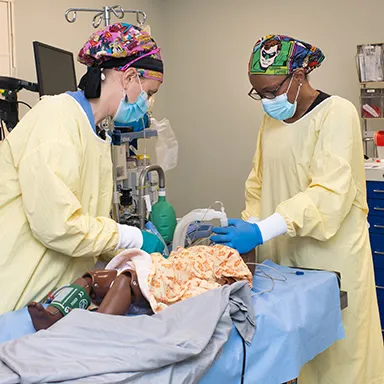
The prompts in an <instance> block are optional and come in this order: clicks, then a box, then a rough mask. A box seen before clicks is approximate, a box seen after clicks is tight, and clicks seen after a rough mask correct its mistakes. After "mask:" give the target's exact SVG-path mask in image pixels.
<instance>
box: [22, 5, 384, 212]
mask: <svg viewBox="0 0 384 384" xmlns="http://www.w3.org/2000/svg"><path fill="white" fill-rule="evenodd" d="M105 3H108V2H107V1H106V0H92V1H91V0H88V1H85V0H76V1H73V0H72V1H68V0H60V1H53V0H33V1H32V0H16V14H15V19H16V20H15V21H16V49H17V66H18V76H20V77H21V78H25V79H28V80H35V79H36V76H35V67H34V61H33V50H32V41H33V40H39V41H42V42H45V43H48V44H52V45H56V46H58V47H61V48H63V49H67V50H70V51H72V52H74V53H76V52H77V51H78V49H79V47H80V46H81V44H82V43H83V42H84V41H85V39H86V38H87V36H88V35H89V34H90V33H91V32H92V31H93V28H92V27H91V24H90V22H91V17H90V15H87V14H79V18H78V21H77V22H76V23H74V24H69V23H67V22H66V21H65V20H64V16H63V14H64V11H65V10H66V9H67V8H68V7H70V6H82V7H86V6H88V7H89V6H92V7H97V6H101V5H104V4H105ZM120 4H122V5H123V6H126V7H129V8H134V7H138V8H141V9H143V10H145V11H146V12H147V13H148V16H149V23H150V24H151V26H152V32H153V35H154V36H155V38H156V40H157V41H158V42H159V44H160V45H161V46H162V48H163V55H164V59H165V69H166V75H165V80H166V81H165V84H164V86H163V88H162V89H161V92H160V94H159V95H158V97H157V101H156V109H155V112H156V116H157V117H158V118H159V119H160V118H162V117H163V116H166V117H168V118H169V119H170V121H171V123H172V126H173V128H174V130H175V132H176V134H177V137H178V140H179V145H180V153H179V155H180V160H179V166H178V168H177V169H175V170H172V171H170V172H169V173H167V186H168V195H169V198H170V200H171V202H172V203H173V204H174V205H175V207H176V210H177V213H178V215H179V216H181V215H183V214H185V213H187V212H188V211H189V210H191V209H193V208H196V207H205V206H208V205H209V204H210V203H212V202H213V201H214V200H217V199H220V200H222V201H223V202H224V203H225V206H226V207H227V211H228V212H229V214H230V216H239V215H240V212H241V210H242V208H243V205H244V197H243V195H244V181H245V179H246V177H247V175H248V172H249V170H250V167H251V162H252V156H253V152H254V149H255V146H256V138H257V131H258V127H259V124H260V122H261V119H262V110H261V106H260V105H259V103H257V102H255V101H252V100H251V99H250V98H248V97H247V92H248V90H249V88H250V85H249V83H248V78H247V63H248V58H249V54H250V51H251V48H252V46H253V44H254V42H255V41H256V39H257V38H258V37H260V36H262V35H265V34H268V33H281V34H288V35H292V36H295V37H297V38H301V39H303V40H306V41H308V42H311V43H313V44H317V45H318V46H319V47H321V48H322V49H323V51H324V53H325V54H326V56H327V59H326V61H325V62H324V64H323V66H322V67H321V69H319V70H317V71H315V73H314V74H313V75H312V76H311V81H312V82H313V85H314V86H315V87H317V88H321V89H322V90H324V91H326V92H329V93H331V94H337V95H340V96H343V97H346V98H348V99H350V100H351V101H353V102H354V103H355V104H356V105H357V103H358V94H359V86H358V80H357V75H356V68H355V59H354V57H355V53H356V45H357V44H361V43H367V42H379V41H384V28H383V21H382V20H383V16H382V15H383V14H384V2H383V1H382V0H372V1H371V2H370V3H369V8H370V10H372V12H370V13H371V14H370V15H369V17H368V16H366V15H364V9H362V8H363V3H362V2H361V0H359V1H357V0H333V1H331V0H323V1H318V2H307V1H303V0H300V1H298V0H296V1H295V0H291V1H286V0H284V1H283V0H275V1H274V2H266V1H260V0H238V1H236V2H235V1H228V0H141V1H140V0H120ZM39 18H40V20H39ZM127 20H131V21H132V22H133V21H134V18H133V17H132V18H127ZM77 72H78V78H80V76H81V74H82V73H83V67H82V66H80V65H77ZM24 95H25V97H24ZM24 95H23V97H24V100H27V101H28V100H29V101H31V100H32V101H33V100H34V97H33V95H31V94H26V93H24ZM22 108H23V107H22ZM283 139H284V138H282V140H283ZM153 144H154V141H153V140H152V141H151V145H149V147H150V148H151V147H152V148H153Z"/></svg>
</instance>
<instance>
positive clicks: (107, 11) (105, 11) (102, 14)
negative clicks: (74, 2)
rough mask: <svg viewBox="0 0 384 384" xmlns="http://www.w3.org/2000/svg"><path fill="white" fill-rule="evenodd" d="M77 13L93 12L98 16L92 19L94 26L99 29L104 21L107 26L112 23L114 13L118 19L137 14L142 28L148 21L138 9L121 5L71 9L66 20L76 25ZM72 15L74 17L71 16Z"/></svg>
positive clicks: (67, 11) (66, 15)
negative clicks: (129, 14) (124, 7)
mask: <svg viewBox="0 0 384 384" xmlns="http://www.w3.org/2000/svg"><path fill="white" fill-rule="evenodd" d="M77 12H92V13H96V15H95V16H94V17H93V19H92V25H93V27H94V28H98V27H99V26H100V24H101V22H102V21H103V20H104V25H105V26H107V25H109V24H110V23H111V13H113V14H114V15H115V16H116V17H117V18H118V19H122V18H124V15H125V14H126V13H135V14H136V21H137V23H138V24H139V27H142V26H143V25H144V24H145V22H146V21H147V15H146V14H145V12H143V11H140V10H137V9H123V8H122V7H121V5H113V6H112V7H110V6H108V5H106V6H105V7H103V8H102V9H95V8H69V9H67V10H66V12H65V15H64V16H65V20H67V21H68V23H74V22H75V21H76V19H77ZM70 14H72V17H71V16H70Z"/></svg>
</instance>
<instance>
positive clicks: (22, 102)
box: [8, 100, 32, 109]
mask: <svg viewBox="0 0 384 384" xmlns="http://www.w3.org/2000/svg"><path fill="white" fill-rule="evenodd" d="M8 103H11V104H23V105H26V106H27V107H28V108H29V109H32V107H31V106H30V105H29V104H28V103H26V102H24V101H19V100H17V101H16V100H15V101H8Z"/></svg>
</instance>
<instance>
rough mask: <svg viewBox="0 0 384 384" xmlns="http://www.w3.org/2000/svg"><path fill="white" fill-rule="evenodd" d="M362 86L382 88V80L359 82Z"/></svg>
mask: <svg viewBox="0 0 384 384" xmlns="http://www.w3.org/2000/svg"><path fill="white" fill-rule="evenodd" d="M360 85H361V87H362V88H384V81H367V82H362V83H360Z"/></svg>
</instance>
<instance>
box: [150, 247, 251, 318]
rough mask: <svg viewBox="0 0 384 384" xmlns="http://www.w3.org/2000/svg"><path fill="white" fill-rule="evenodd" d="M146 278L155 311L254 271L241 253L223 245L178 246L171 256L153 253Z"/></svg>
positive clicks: (248, 276)
mask: <svg viewBox="0 0 384 384" xmlns="http://www.w3.org/2000/svg"><path fill="white" fill-rule="evenodd" d="M151 257H152V265H151V270H150V273H149V275H148V278H147V282H148V287H149V303H150V305H151V307H152V310H153V311H154V312H159V311H161V310H162V309H164V308H167V307H168V306H169V305H171V304H174V303H177V302H179V301H182V300H185V299H188V298H190V297H193V296H197V295H199V294H201V293H204V292H206V291H208V290H210V289H214V288H218V287H220V286H222V285H224V284H230V283H232V282H234V281H239V280H247V281H248V285H249V286H250V288H252V273H251V271H250V270H249V268H248V267H247V265H246V264H245V263H244V261H243V259H242V258H241V256H240V255H239V253H238V252H237V251H236V250H234V249H232V248H229V247H226V246H223V245H215V246H213V247H208V246H194V247H190V248H188V249H185V248H178V249H177V250H176V251H174V252H172V253H171V254H170V256H169V257H168V259H165V258H164V257H163V256H162V255H160V254H159V253H155V254H152V255H151Z"/></svg>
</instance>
